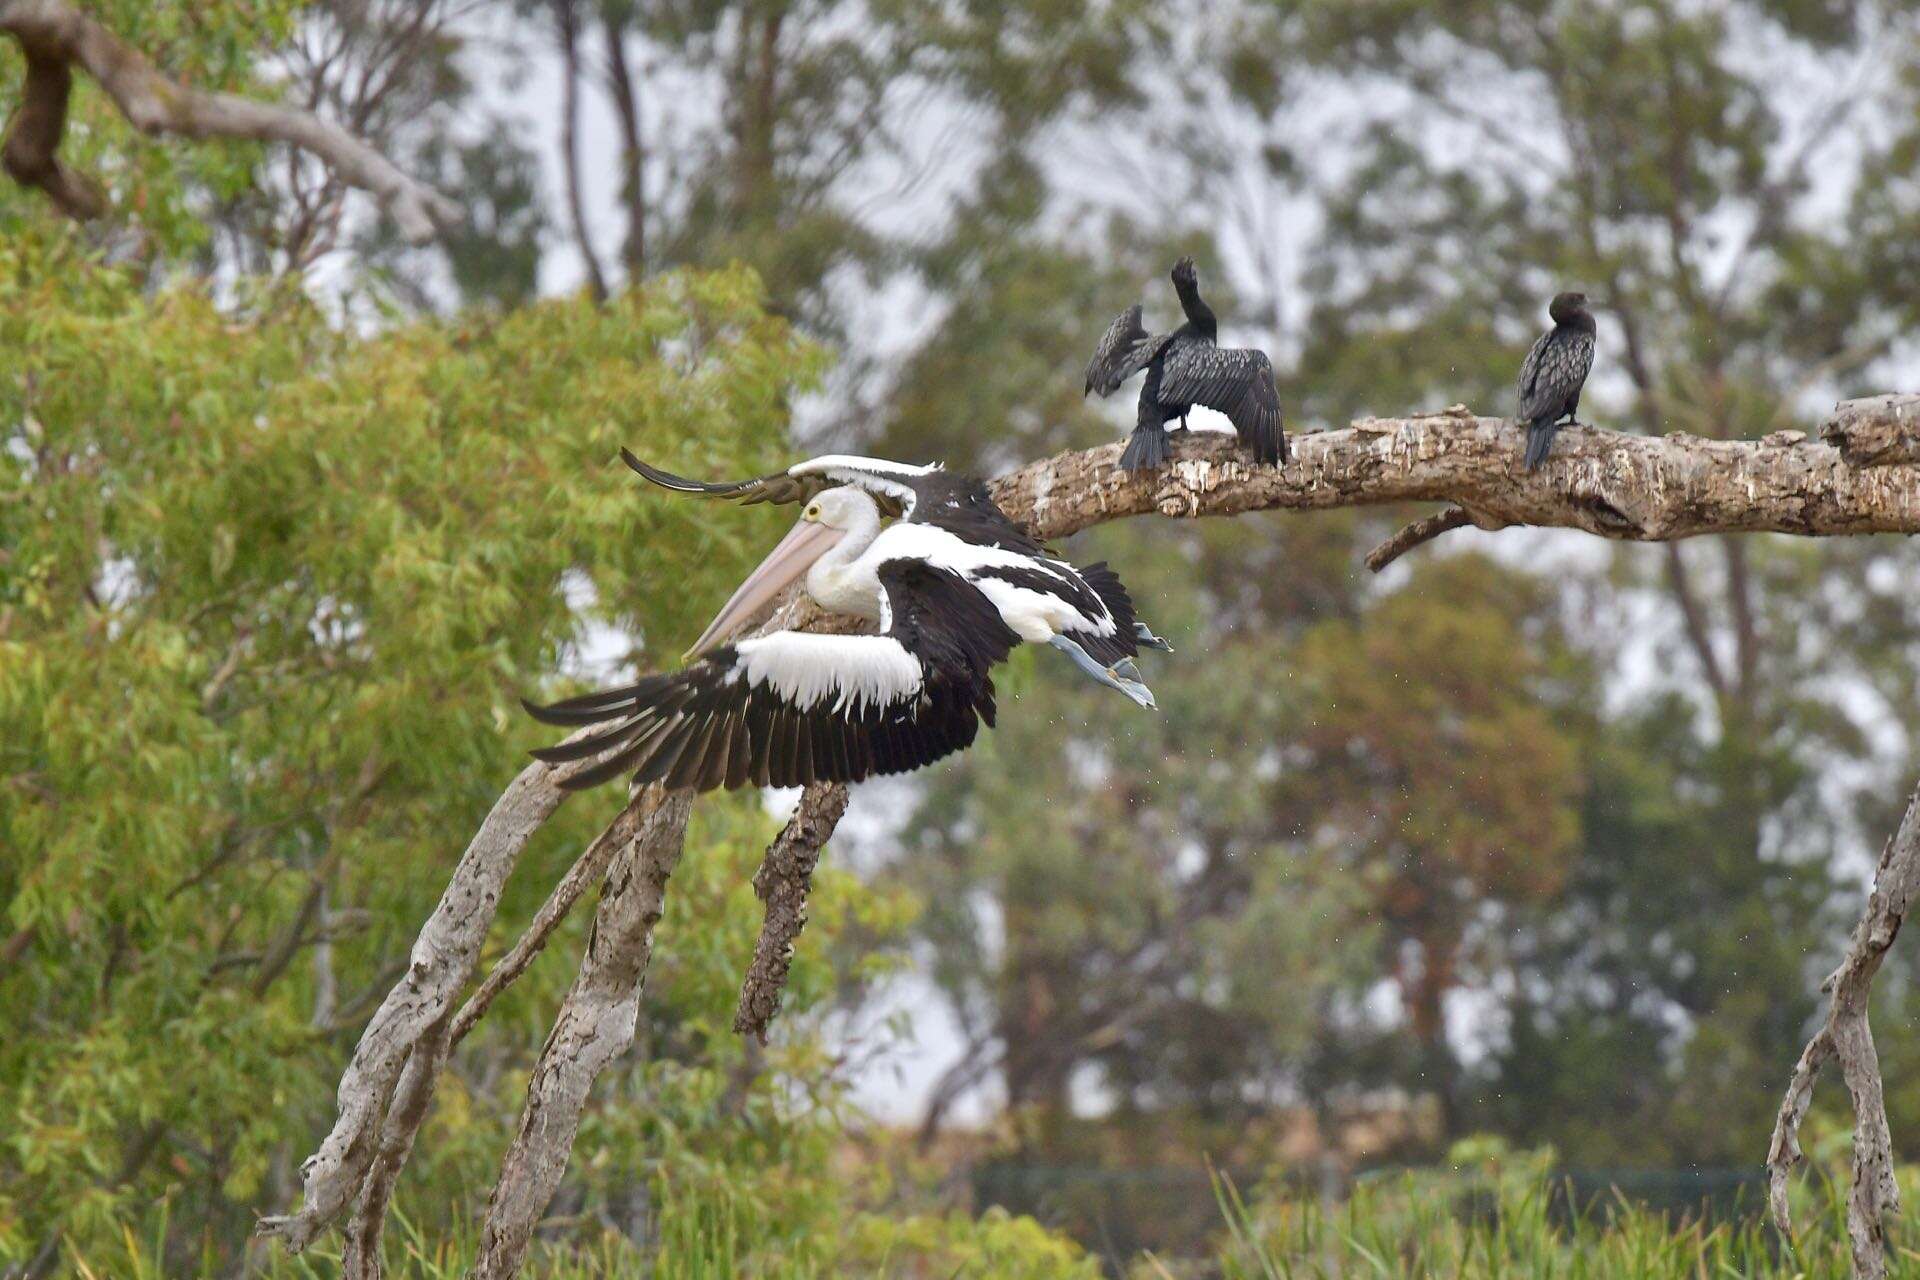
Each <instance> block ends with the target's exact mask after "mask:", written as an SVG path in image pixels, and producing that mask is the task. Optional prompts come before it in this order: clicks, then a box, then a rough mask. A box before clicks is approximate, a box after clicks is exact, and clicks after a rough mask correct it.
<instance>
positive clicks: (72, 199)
mask: <svg viewBox="0 0 1920 1280" xmlns="http://www.w3.org/2000/svg"><path fill="white" fill-rule="evenodd" d="M0 31H4V32H6V33H7V34H8V35H11V36H12V37H13V38H14V39H15V40H17V41H18V42H19V43H20V48H21V50H22V52H24V53H25V54H26V60H27V76H26V84H25V87H24V89H23V90H22V93H21V98H20V105H19V107H18V108H16V109H15V111H14V113H13V118H12V120H11V121H10V122H9V124H8V126H7V131H6V138H5V142H4V144H3V145H0V164H3V165H4V166H5V168H6V171H7V172H8V174H10V175H12V177H13V179H14V181H16V182H18V183H20V184H21V185H22V186H29V187H38V188H40V189H41V190H42V191H44V192H46V193H47V195H48V196H49V197H50V198H51V199H52V200H53V202H54V203H55V204H57V205H58V206H59V207H60V208H61V209H62V210H63V211H64V212H66V213H67V214H68V215H69V216H71V217H74V218H79V219H88V218H97V217H100V216H101V215H102V214H104V213H106V211H107V208H108V201H107V197H106V193H105V192H104V191H102V190H101V189H100V187H99V185H98V184H97V183H95V182H94V181H93V180H92V179H90V178H88V177H87V176H86V175H84V174H82V173H80V172H78V171H77V170H75V169H73V168H72V167H70V166H69V165H68V164H67V163H66V162H65V161H63V160H61V158H60V142H61V139H62V138H63V137H64V135H65V133H66V122H67V106H68V101H69V99H70V98H71V96H72V93H73V68H75V67H79V68H81V69H83V70H85V71H86V72H87V74H89V75H91V76H92V77H93V78H94V79H95V80H97V81H98V82H99V83H100V87H101V88H103V89H105V90H106V91H107V95H108V96H109V97H111V98H112V99H113V101H114V104H115V105H116V106H118V107H119V108H120V112H121V114H122V115H124V116H126V118H127V121H128V123H130V124H132V125H133V127H134V128H136V129H138V130H140V131H141V132H142V133H147V134H163V133H170V134H178V135H180V136H181V137H186V138H247V139H251V140H253V141H255V142H285V143H289V144H291V145H293V146H296V147H299V148H301V149H303V150H305V151H310V152H312V153H313V154H314V155H316V156H318V157H319V158H320V160H321V161H322V162H324V163H325V164H326V165H327V166H328V167H329V168H330V169H331V170H332V171H333V172H334V174H335V175H337V176H338V177H339V179H340V180H341V181H342V182H345V183H347V184H349V185H351V186H355V187H359V188H360V189H361V190H363V191H368V192H371V193H372V194H373V195H374V196H375V197H376V198H377V199H378V200H379V201H380V203H381V204H382V205H383V206H384V207H385V208H386V209H387V211H388V212H389V213H391V214H392V215H393V220H394V221H395V222H396V223H397V224H398V225H399V227H400V231H401V233H402V234H403V235H405V236H406V237H407V239H409V240H411V241H413V242H414V243H416V244H420V243H424V242H425V241H427V240H430V239H432V238H433V236H434V233H435V231H436V229H437V228H439V227H443V226H450V225H452V224H453V223H455V222H457V221H459V218H460V210H459V207H458V206H457V205H455V204H454V203H453V202H452V201H450V200H448V199H447V198H446V197H445V196H442V195H441V194H440V193H439V192H437V191H434V190H433V189H432V188H431V187H429V186H427V185H426V184H425V183H422V182H420V181H418V180H417V179H415V178H412V177H410V176H408V175H407V174H405V173H403V172H401V170H400V168H399V167H398V166H397V165H395V164H394V163H393V162H392V161H391V160H389V159H387V158H386V157H385V156H383V155H381V154H380V152H379V151H377V150H375V149H374V148H373V147H370V146H368V145H367V144H366V143H364V142H362V141H361V140H360V139H358V138H356V137H354V136H353V135H352V134H350V133H348V132H346V131H345V130H344V129H341V128H340V127H339V126H337V125H333V124H329V123H328V122H326V121H324V120H322V119H320V118H319V117H318V116H314V115H311V114H309V113H307V112H304V111H298V110H295V109H293V108H291V107H284V106H280V105H278V104H275V103H267V102H255V101H253V100H252V99H251V98H242V97H238V96H236V95H234V94H230V93H206V92H202V91H201V90H197V89H190V88H187V87H186V86H184V85H181V84H178V83H176V82H175V81H172V80H169V79H167V78H166V77H165V76H163V75H161V74H160V73H159V72H158V71H156V70H155V69H154V67H153V64H152V63H150V62H148V61H147V60H146V59H145V58H144V57H142V56H141V55H140V54H139V53H138V52H136V51H135V50H133V49H132V48H130V47H128V46H127V45H126V44H125V43H123V42H122V41H121V40H120V39H119V37H117V36H115V35H114V34H113V33H112V32H110V31H108V30H107V29H106V28H105V27H103V26H101V25H100V24H99V23H97V22H95V21H93V20H92V19H91V18H89V17H87V16H86V15H85V14H83V13H81V12H80V11H79V10H77V9H75V8H74V7H72V6H71V5H68V4H65V3H62V2H61V0H0Z"/></svg>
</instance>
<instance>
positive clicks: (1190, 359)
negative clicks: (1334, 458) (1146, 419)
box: [1160, 341, 1287, 463]
mask: <svg viewBox="0 0 1920 1280" xmlns="http://www.w3.org/2000/svg"><path fill="white" fill-rule="evenodd" d="M1160 402H1161V403H1162V404H1200V405H1205V406H1206V407H1207V408H1209V409H1217V410H1219V411H1220V412H1221V413H1224V414H1226V415H1227V418H1228V420H1229V421H1231V422H1232V423H1233V426H1234V429H1235V430H1236V431H1238V432H1239V433H1240V440H1241V443H1243V444H1245V445H1246V446H1247V447H1248V448H1250V449H1252V450H1253V456H1254V458H1255V460H1256V461H1259V462H1263V463H1276V462H1285V461H1286V460H1287V438H1286V433H1285V430H1284V427H1283V424H1282V422H1281V417H1280V392H1279V389H1278V388H1277V387H1275V386H1274V382H1273V362H1272V361H1271V360H1269V359H1267V353H1266V352H1264V351H1257V350H1254V349H1252V348H1250V347H1249V348H1230V347H1216V346H1214V345H1213V344H1212V343H1210V342H1203V341H1188V342H1177V343H1175V344H1174V345H1173V346H1172V347H1171V348H1170V349H1169V350H1168V351H1167V356H1166V362H1165V364H1164V365H1163V366H1162V372H1161V376H1160Z"/></svg>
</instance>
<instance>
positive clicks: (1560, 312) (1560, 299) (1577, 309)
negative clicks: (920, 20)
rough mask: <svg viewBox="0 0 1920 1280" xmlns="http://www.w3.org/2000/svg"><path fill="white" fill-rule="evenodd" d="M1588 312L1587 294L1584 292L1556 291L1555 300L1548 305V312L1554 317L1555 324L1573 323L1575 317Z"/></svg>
mask: <svg viewBox="0 0 1920 1280" xmlns="http://www.w3.org/2000/svg"><path fill="white" fill-rule="evenodd" d="M1586 312H1587V295H1586V294H1584V293H1556V294H1555V295H1554V296H1553V302H1552V304H1551V305H1549V306H1548V307H1547V314H1548V315H1550V316H1552V317H1553V322H1554V323H1555V324H1571V323H1572V322H1573V319H1574V317H1576V316H1582V315H1585V314H1586Z"/></svg>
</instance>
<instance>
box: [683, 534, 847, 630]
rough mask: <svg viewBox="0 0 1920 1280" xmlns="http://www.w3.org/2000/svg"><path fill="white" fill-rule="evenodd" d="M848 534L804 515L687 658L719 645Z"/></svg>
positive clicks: (743, 584)
mask: <svg viewBox="0 0 1920 1280" xmlns="http://www.w3.org/2000/svg"><path fill="white" fill-rule="evenodd" d="M845 536H846V530H844V529H830V528H828V527H827V526H826V525H824V524H821V523H820V522H818V521H817V520H809V519H807V518H806V517H804V516H802V517H801V519H800V522H799V523H798V524H796V525H794V526H793V528H792V529H791V530H789V531H788V533H787V536H786V537H784V538H782V539H781V540H780V545H779V546H777V547H775V548H774V549H773V550H772V551H771V552H769V553H768V554H767V558H766V559H765V560H762V561H761V562H760V567H759V568H757V569H755V570H754V571H753V572H752V573H750V574H748V575H747V580H746V581H745V582H743V583H741V584H740V588H739V590H737V591H735V592H734V593H733V595H732V596H731V597H729V598H728V600H727V602H726V604H724V605H722V606H721V607H720V612H719V613H718V614H716V615H714V619H713V621H712V622H709V623H708V624H707V629H706V630H705V631H703V632H701V633H700V638H699V639H698V640H695V641H694V642H693V647H692V648H691V649H689V650H687V652H686V654H685V656H686V658H688V659H689V660H691V659H693V658H697V657H699V656H700V655H701V654H703V653H705V652H707V651H708V650H709V649H712V648H714V647H716V646H717V645H718V644H719V643H720V642H721V641H722V640H724V639H725V638H726V637H727V636H728V635H730V634H732V632H733V630H734V628H736V627H738V626H740V625H742V624H743V623H746V622H748V621H749V620H751V619H752V618H753V617H754V616H755V615H756V614H757V613H758V612H759V611H760V610H761V609H763V608H765V607H766V605H767V604H768V603H769V602H770V601H772V600H773V598H774V597H775V596H778V595H779V594H780V593H781V592H782V591H785V590H786V589H787V588H788V587H790V586H792V585H793V584H794V583H795V582H796V581H798V580H799V579H801V578H803V577H805V576H806V572H807V570H808V569H811V568H812V567H813V562H814V561H816V560H818V559H819V558H820V557H821V556H823V555H825V554H827V552H828V551H830V550H832V549H833V547H834V545H835V544H837V543H838V542H839V541H840V539H841V538H843V537H845Z"/></svg>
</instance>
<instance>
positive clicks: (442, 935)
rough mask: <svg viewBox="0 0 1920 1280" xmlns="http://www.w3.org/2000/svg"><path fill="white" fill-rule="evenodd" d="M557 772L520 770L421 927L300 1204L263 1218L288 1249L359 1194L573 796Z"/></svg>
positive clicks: (306, 1175) (350, 1078) (304, 1172)
mask: <svg viewBox="0 0 1920 1280" xmlns="http://www.w3.org/2000/svg"><path fill="white" fill-rule="evenodd" d="M557 777H558V773H557V771H556V770H553V769H550V768H549V767H548V766H546V765H543V764H534V765H529V766H528V767H527V768H525V769H523V770H521V771H520V775H519V776H518V777H517V778H515V779H514V780H513V782H512V783H510V784H509V785H508V787H507V789H506V790H505V791H504V792H502V793H501V795H500V799H499V800H498V801H496V802H495V803H494V806H493V811H492V812H491V813H489V814H488V815H487V818H486V821H485V822H482V823H481V824H480V829H479V830H478V831H477V832H475V833H474V836H473V839H472V841H471V842H470V843H469V844H468V845H467V851H466V853H465V854H463V855H462V856H461V858H460V862H459V864H458V865H457V866H456V867H455V868H454V871H453V876H452V878H451V879H450V880H449V881H448V883H447V888H446V892H445V893H443V894H442V895H441V897H440V902H439V905H438V906H436V907H435V908H434V909H433V914H432V915H430V916H429V917H427V922H426V924H425V925H423V926H421V929H420V936H419V938H418V939H416V940H415V942H414V944H413V955H412V958H411V961H410V963H409V964H408V966H407V972H406V974H405V975H404V976H403V977H402V978H401V979H400V981H399V982H398V983H396V984H395V985H394V988H393V990H391V991H389V992H388V993H387V998H386V999H385V1000H384V1001H382V1002H381V1005H380V1008H379V1009H378V1010H376V1011H375V1013H374V1015H373V1018H372V1020H371V1021H369V1022H368V1023H367V1029H366V1030H365V1031H364V1032H362V1033H361V1036H360V1043H359V1045H358V1046H357V1047H356V1048H355V1049H354V1052H353V1059H352V1061H351V1062H349V1063H348V1064H347V1069H346V1071H345V1072H343V1073H342V1074H341V1077H340V1088H339V1091H338V1094H337V1099H338V1104H339V1108H340V1114H339V1117H338V1119H336V1120H335V1122H334V1126H333V1130H332V1132H330V1133H329V1134H328V1135H327V1137H326V1139H325V1141H323V1142H322V1143H321V1144H320V1149H319V1150H318V1151H316V1152H315V1153H314V1154H313V1155H312V1156H311V1157H309V1158H308V1160H307V1162H306V1163H305V1164H304V1165H302V1166H301V1176H302V1183H303V1187H304V1194H303V1197H302V1201H301V1205H300V1209H299V1211H298V1212H297V1213H293V1214H290V1215H288V1216H285V1217H277V1218H263V1219H262V1220H261V1222H260V1230H261V1231H262V1232H264V1233H267V1234H271V1235H277V1236H279V1237H280V1238H281V1239H283V1240H285V1241H286V1243H287V1247H288V1248H289V1249H291V1250H293V1251H295V1252H298V1251H300V1250H301V1249H304V1248H306V1247H307V1245H309V1244H311V1243H312V1242H313V1240H314V1238H315V1237H317V1236H318V1235H319V1234H320V1232H321V1231H323V1230H324V1229H325V1228H326V1227H327V1225H328V1224H329V1223H331V1222H333V1221H334V1220H335V1219H336V1218H338V1217H339V1216H340V1214H341V1213H342V1212H344V1211H345V1210H346V1207H347V1205H348V1204H350V1203H351V1202H352V1201H353V1200H354V1198H355V1197H356V1196H357V1195H358V1194H359V1192H360V1189H361V1187H362V1185H363V1181H364V1179H365V1177H366V1175H367V1170H368V1168H369V1167H370V1166H371V1164H372V1162H373V1160H374V1158H375V1155H376V1153H377V1150H378V1142H379V1136H380V1133H381V1129H382V1126H383V1122H384V1120H385V1117H386V1114H387V1110H388V1104H389V1102H390V1101H391V1100H392V1098H393V1096H394V1091H395V1087H396V1086H397V1085H398V1083H399V1081H400V1075H401V1072H402V1070H403V1069H405V1068H406V1066H407V1065H408V1058H409V1056H410V1055H413V1054H415V1053H416V1052H417V1051H418V1050H419V1049H420V1048H421V1046H423V1045H426V1046H428V1047H431V1044H432V1042H433V1041H434V1040H436V1039H438V1038H439V1036H440V1035H441V1034H442V1033H441V1032H439V1031H436V1028H443V1027H444V1026H445V1024H446V1021H447V1017H448V1014H449V1012H450V1011H451V1009H452V1005H453V1001H454V998H455V997H456V996H458V995H459V994H460V991H461V988H463V987H465V986H466V984H467V979H468V978H469V977H470V976H471V975H472V973H473V966H474V961H475V960H476V958H477V957H478V956H479V954H480V945H481V943H482V942H483V941H485V939H486V936H487V928H488V926H489V925H491V924H492V923H493V914H494V912H495V910H497V909H498V907H499V904H500V890H501V887H502V886H503V885H504V884H505V883H506V879H507V876H508V875H509V874H510V873H511V872H512V871H513V867H514V864H515V863H516V862H518V861H519V858H520V851H521V850H522V849H524V848H525V847H526V843H527V841H528V839H529V838H531V837H532V835H533V833H534V832H535V831H537V830H539V828H540V825H541V824H542V823H544V822H545V821H546V820H547V819H548V818H550V817H552V816H553V813H554V811H555V810H556V809H558V808H559V807H560V802H561V801H562V800H564V799H565V798H566V792H564V791H562V790H561V789H560V788H559V786H558V785H556V778H557ZM441 1052H442V1055H444V1050H442V1051H441ZM423 1065H424V1064H423ZM436 1069H437V1067H436Z"/></svg>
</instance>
